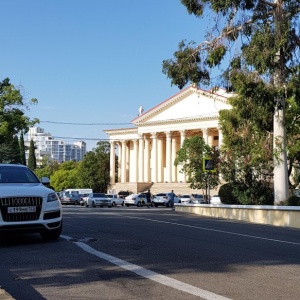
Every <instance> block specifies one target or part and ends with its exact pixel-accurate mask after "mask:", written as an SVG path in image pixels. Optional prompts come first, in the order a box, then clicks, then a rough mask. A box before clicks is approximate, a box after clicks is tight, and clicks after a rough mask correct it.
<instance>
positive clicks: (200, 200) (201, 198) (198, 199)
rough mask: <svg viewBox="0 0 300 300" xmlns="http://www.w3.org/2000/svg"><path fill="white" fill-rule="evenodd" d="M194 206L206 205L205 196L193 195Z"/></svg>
mask: <svg viewBox="0 0 300 300" xmlns="http://www.w3.org/2000/svg"><path fill="white" fill-rule="evenodd" d="M191 203H192V204H205V199H204V196H203V195H201V194H192V199H191Z"/></svg>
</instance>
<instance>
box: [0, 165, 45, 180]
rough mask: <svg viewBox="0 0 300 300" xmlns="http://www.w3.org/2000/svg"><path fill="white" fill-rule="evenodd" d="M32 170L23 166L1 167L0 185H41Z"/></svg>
mask: <svg viewBox="0 0 300 300" xmlns="http://www.w3.org/2000/svg"><path fill="white" fill-rule="evenodd" d="M39 182H40V181H39V179H38V178H37V177H36V176H35V174H34V173H33V172H31V170H30V169H28V168H24V167H23V166H21V165H20V166H0V183H39Z"/></svg>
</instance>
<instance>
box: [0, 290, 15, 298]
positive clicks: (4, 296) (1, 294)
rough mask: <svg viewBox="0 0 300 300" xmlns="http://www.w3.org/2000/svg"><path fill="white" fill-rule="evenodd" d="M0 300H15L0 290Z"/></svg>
mask: <svg viewBox="0 0 300 300" xmlns="http://www.w3.org/2000/svg"><path fill="white" fill-rule="evenodd" d="M0 300H14V298H13V297H12V296H11V295H10V294H8V293H6V292H5V291H4V290H3V289H1V288H0Z"/></svg>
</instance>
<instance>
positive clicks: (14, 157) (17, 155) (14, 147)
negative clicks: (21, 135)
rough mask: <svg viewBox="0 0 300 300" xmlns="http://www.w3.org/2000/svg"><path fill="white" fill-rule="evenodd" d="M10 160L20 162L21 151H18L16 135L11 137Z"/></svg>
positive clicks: (15, 162)
mask: <svg viewBox="0 0 300 300" xmlns="http://www.w3.org/2000/svg"><path fill="white" fill-rule="evenodd" d="M11 162H12V163H14V164H19V163H21V152H20V145H19V139H18V136H17V135H15V136H14V137H13V144H12V158H11Z"/></svg>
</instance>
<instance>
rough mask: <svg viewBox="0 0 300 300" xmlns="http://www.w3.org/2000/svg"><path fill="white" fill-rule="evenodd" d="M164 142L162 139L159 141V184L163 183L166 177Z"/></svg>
mask: <svg viewBox="0 0 300 300" xmlns="http://www.w3.org/2000/svg"><path fill="white" fill-rule="evenodd" d="M163 159H164V155H163V141H162V139H161V138H158V139H157V164H156V167H157V182H163V181H164V176H163Z"/></svg>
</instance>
